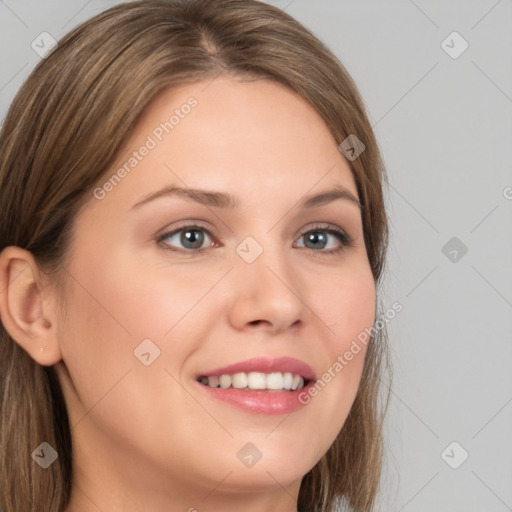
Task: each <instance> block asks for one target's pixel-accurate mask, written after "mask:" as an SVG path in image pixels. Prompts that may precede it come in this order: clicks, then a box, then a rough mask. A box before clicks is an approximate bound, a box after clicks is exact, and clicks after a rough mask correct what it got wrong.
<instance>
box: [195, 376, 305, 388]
mask: <svg viewBox="0 0 512 512" xmlns="http://www.w3.org/2000/svg"><path fill="white" fill-rule="evenodd" d="M200 381H201V383H202V384H205V385H207V386H210V387H212V388H218V387H220V388H222V389H228V388H231V387H233V388H235V389H245V390H250V389H255V390H261V389H269V390H277V391H278V390H283V389H284V390H288V391H290V390H291V391H295V390H297V389H302V388H303V387H304V378H303V377H301V376H300V375H298V374H294V373H290V372H286V373H281V372H272V373H263V372H249V373H244V372H240V373H235V374H233V375H221V376H220V377H219V376H216V375H215V376H211V377H202V378H201V379H200Z"/></svg>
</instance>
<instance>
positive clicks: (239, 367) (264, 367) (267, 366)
mask: <svg viewBox="0 0 512 512" xmlns="http://www.w3.org/2000/svg"><path fill="white" fill-rule="evenodd" d="M242 372H244V373H249V372H262V373H273V372H281V373H286V372H289V373H296V374H298V375H300V376H301V377H303V378H304V380H316V378H315V372H314V371H313V369H312V368H311V366H309V365H308V364H306V363H304V362H303V361H299V360H298V359H294V358H292V357H277V358H269V357H257V358H254V359H247V360H245V361H240V362H238V363H234V364H230V365H229V366H223V367H222V368H215V369H213V370H208V371H205V372H202V373H200V374H198V376H197V377H198V378H200V377H213V376H221V375H233V374H235V373H242Z"/></svg>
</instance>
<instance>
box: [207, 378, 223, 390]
mask: <svg viewBox="0 0 512 512" xmlns="http://www.w3.org/2000/svg"><path fill="white" fill-rule="evenodd" d="M206 381H207V382H206V383H207V384H208V385H209V386H211V387H212V388H218V387H219V385H220V379H219V377H217V376H214V377H206Z"/></svg>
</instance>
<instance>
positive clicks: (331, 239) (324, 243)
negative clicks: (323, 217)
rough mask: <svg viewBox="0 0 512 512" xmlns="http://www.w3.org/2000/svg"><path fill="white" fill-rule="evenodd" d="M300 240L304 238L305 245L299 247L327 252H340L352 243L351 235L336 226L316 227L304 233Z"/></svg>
mask: <svg viewBox="0 0 512 512" xmlns="http://www.w3.org/2000/svg"><path fill="white" fill-rule="evenodd" d="M299 240H303V245H298V247H305V248H306V249H312V250H314V251H321V252H326V253H339V252H340V251H342V250H343V249H344V248H345V247H350V246H351V245H352V240H351V239H350V238H349V236H348V235H347V234H346V233H345V232H343V231H342V230H341V229H339V228H336V227H329V228H322V227H318V228H314V229H312V230H309V231H306V232H305V233H303V234H302V235H301V237H300V238H299Z"/></svg>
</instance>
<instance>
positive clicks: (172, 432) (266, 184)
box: [0, 78, 376, 512]
mask: <svg viewBox="0 0 512 512" xmlns="http://www.w3.org/2000/svg"><path fill="white" fill-rule="evenodd" d="M191 96H194V97H195V98H196V99H197V101H198V104H197V106H196V107H195V108H194V109H193V110H192V111H191V112H190V114H189V115H187V116H186V117H184V118H183V119H180V122H179V125H177V126H175V128H174V129H173V130H172V132H170V133H169V134H165V135H164V136H163V139H162V141H161V142H159V143H158V145H157V147H156V148H154V149H152V150H151V151H150V152H149V154H148V155H147V156H146V157H144V158H143V159H142V161H141V162H140V163H138V165H137V166H136V167H135V168H134V169H133V170H132V171H131V172H130V174H128V175H127V176H126V177H125V178H124V179H123V180H122V181H121V182H120V183H118V184H116V186H115V187H114V188H113V190H111V191H110V192H109V193H108V194H107V195H106V196H105V197H104V198H103V199H101V200H100V199H96V198H95V197H94V196H92V194H91V199H90V201H89V202H88V203H87V204H86V206H85V207H84V208H83V209H82V211H81V212H80V214H79V215H78V217H77V218H76V224H75V238H74V240H73V242H72V246H71V247H70V252H69V254H68V256H67V259H66V263H65V265H64V267H65V272H64V274H63V276H64V279H63V283H64V285H63V287H62V288H60V289H57V287H55V286H51V284H52V283H51V282H50V281H48V280H46V278H45V276H44V275H43V274H42V273H41V272H40V271H39V269H38V268H37V265H36V264H35V262H34V260H33V258H32V257H31V255H30V253H27V252H26V251H24V250H22V249H20V248H16V247H9V248H7V249H5V250H4V251H3V252H2V254H1V257H0V271H1V272H0V276H1V281H0V289H2V290H3V291H2V293H1V296H0V308H1V309H0V312H1V315H2V321H3V322H4V325H5V326H6V328H7V329H8V331H9V332H10V334H11V335H12V336H13V338H14V339H15V340H16V341H17V342H18V343H19V344H20V345H21V346H22V347H23V348H24V349H25V350H26V351H27V352H28V353H29V354H30V355H31V356H32V357H33V358H34V359H35V360H36V361H37V362H39V363H40V364H43V365H53V364H54V365H55V369H56V371H57V374H58V377H59V380H60V382H61V385H62V388H63V392H64V396H65V400H66V403H67V405H68V409H69V416H70V424H71V426H72V430H71V431H72V439H73V446H74V472H75V480H74V483H73V488H72V496H71V502H70V504H69V507H68V508H67V512H93V511H94V512H97V511H98V510H105V511H106V510H108V511H111V512H117V511H119V512H120V511H123V512H130V511H140V510H151V511H152V512H164V511H165V512H169V511H171V512H178V511H180V512H181V511H190V512H193V511H194V510H197V511H198V512H203V511H204V512H206V511H212V512H213V511H218V510H222V511H223V512H230V511H235V510H236V511H239V510H245V511H248V512H252V511H268V510H273V511H278V512H290V511H295V510H296V509H297V504H296V500H297V496H298V492H299V486H300V482H301V479H302V477H303V476H304V475H305V474H306V473H307V472H308V471H309V470H310V469H311V468H312V467H313V466H314V465H315V463H316V462H317V461H318V460H319V459H320V458H321V456H322V455H323V454H324V453H325V452H326V451H327V449H328V448H329V446H330V445H331V444H332V442H333V441H334V439H335V437H336V436H337V434H338V433H339V431H340V429H341V427H342V426H343V424H344V422H345V420H346V417H347V415H348V413H349V411H350V408H351V406H352V403H353V401H354V398H355V395H356V391H357V388H358V385H359V382H360V377H361V372H362V368H363V363H364V355H365V349H364V347H363V350H362V351H361V352H359V354H357V355H356V356H354V358H353V360H352V361H351V362H350V364H348V365H347V366H346V367H345V368H344V369H343V371H342V372H340V373H338V374H337V375H336V377H335V378H333V379H332V380H331V382H330V383H329V384H328V385H327V386H326V387H325V389H323V390H322V391H321V392H320V393H319V394H318V396H316V397H315V398H312V399H311V401H310V403H309V404H308V405H307V406H305V407H303V408H302V409H300V410H298V411H295V412H293V413H292V414H289V415H277V416H272V415H263V414H255V413H249V412H246V411H242V410H240V409H237V408H234V407H232V406H230V405H227V404H226V403H224V402H221V401H218V400H215V399H213V398H210V397H209V395H207V394H206V393H205V392H204V391H203V390H201V389H200V388H198V386H197V384H196V383H195V380H194V377H195V375H196V374H197V373H198V372H201V371H204V370H208V369H213V368H216V367H220V366H225V365H228V364H232V363H235V362H238V361H242V360H245V359H248V358H252V357H258V356H268V357H278V356H290V357H294V358H297V359H300V360H302V361H305V362H307V363H308V364H309V365H311V367H312V368H313V370H314V371H315V373H316V376H317V377H320V376H321V375H322V373H323V372H325V371H326V370H327V369H328V368H329V367H331V366H332V365H333V363H334V362H335V361H336V358H337V357H338V356H339V355H342V354H343V353H344V352H345V351H346V350H348V349H349V347H350V344H351V342H352V340H354V339H355V338H356V336H357V335H358V334H359V333H360V332H361V331H363V330H364V329H365V328H367V327H370V326H371V325H372V324H373V322H374V319H375V304H376V291H375V283H374V279H373V276H372V272H371V269H370V265H369V262H368V258H367V255H366V249H365V245H364V240H363V229H362V222H361V214H360V209H359V207H358V205H356V204H355V203H353V202H351V201H350V200H347V199H343V198H341V199H336V200H333V201H331V202H329V203H328V204H324V205H322V206H318V207H315V208H304V207H302V206H301V205H300V203H301V201H302V200H303V199H304V197H305V196H310V195H315V194H318V193H320V192H323V191H325V190H329V189H331V188H334V187H335V186H337V187H343V188H344V189H346V190H348V191H349V192H351V193H352V195H353V196H355V197H356V198H357V189H356V186H355V182H354V179H353V177H352V174H351V171H350V168H349V165H348V163H347V161H346V160H345V159H344V157H343V155H342V154H341V153H340V151H339V150H338V147H337V146H338V145H337V142H336V141H335V140H334V138H333V137H332V135H331V133H330V132H329V130H328V128H327V126H326V124H325V123H324V122H323V120H322V119H321V117H320V116H319V115H318V114H317V112H316V111H315V110H314V109H313V108H312V107H311V106H310V105H309V104H308V103H306V102H305V101H304V100H303V99H302V98H301V97H300V96H298V95H297V94H296V93H294V92H293V91H291V90H289V89H288V88H286V87H284V86H282V85H279V84H276V83H273V82H270V81H267V80H257V81H241V80H240V79H237V78H225V79H220V78H218V79H216V80H215V81H213V82H211V81H208V82H198V83H196V84H192V85H190V84H189V85H183V86H179V87H175V88H173V89H170V90H167V91H165V92H164V93H162V94H161V95H159V96H158V97H157V98H156V99H155V100H154V101H153V102H152V103H151V105H150V106H149V108H148V109H147V110H146V111H145V113H144V115H143V116H142V118H141V119H140V120H139V122H138V124H137V126H136V129H135V130H134V132H133V133H132V136H131V138H130V140H129V141H128V142H127V144H126V146H125V148H124V150H123V151H122V154H120V155H119V159H118V161H117V162H116V164H115V165H114V166H113V167H112V172H110V173H108V174H107V176H106V177H105V178H104V180H102V182H101V183H99V186H100V187H101V186H102V185H103V184H104V183H105V180H107V179H108V178H109V177H110V176H111V175H112V174H113V172H115V170H116V169H118V168H119V166H121V165H122V164H123V163H124V162H125V161H126V160H127V159H128V158H129V156H130V155H131V153H132V152H133V151H134V150H137V149H138V148H140V146H141V145H142V144H144V142H145V141H146V140H147V137H148V135H151V133H152V132H153V130H154V129H155V127H157V126H158V125H159V124H160V123H161V122H163V121H164V120H166V119H168V118H169V115H170V113H172V112H173V111H174V110H175V109H176V108H180V106H182V105H183V104H184V103H186V102H187V99H188V98H190V97H191ZM169 185H175V186H181V187H190V188H197V189H204V190H208V191H219V192H224V193H228V194H232V195H233V196H235V197H236V199H237V201H238V203H239V206H238V207H236V208H233V209H229V208H219V207H213V206H209V207H207V206H204V205H201V204H198V203H196V202H194V201H191V200H187V199H185V198H182V197H177V196H173V197H170V196H166V197H161V198H159V199H157V200H154V201H151V202H148V203H146V204H144V205H142V206H140V207H138V208H135V209H132V207H133V205H135V204H136V203H137V202H139V201H141V200H142V199H144V198H145V197H146V196H148V194H151V193H153V192H155V191H158V190H160V189H161V188H163V187H166V186H169ZM190 224H200V225H201V226H202V227H204V228H206V229H208V230H210V231H211V233H212V236H211V237H209V236H208V235H207V234H206V233H204V235H205V241H204V244H203V247H204V250H203V251H202V252H198V251H197V249H187V248H186V247H185V246H184V245H183V243H180V233H178V235H175V236H173V237H167V238H166V239H165V240H164V241H163V242H159V241H158V240H159V237H160V236H161V235H163V234H164V233H166V232H171V231H173V230H177V229H178V228H184V227H186V226H188V225H190ZM318 225H320V228H318ZM333 226H337V227H339V228H340V229H341V230H343V231H344V232H345V233H346V234H347V235H348V236H349V237H350V239H351V244H350V246H349V245H347V246H344V244H343V243H342V242H340V241H339V240H338V239H337V238H336V236H335V235H332V234H328V233H326V232H325V228H326V227H327V228H328V227H333ZM312 230H316V231H317V232H320V234H321V235H324V238H325V239H326V240H327V245H326V247H325V248H322V246H321V244H320V245H318V242H317V244H316V245H314V244H313V245H312V246H311V245H309V246H306V244H307V237H304V236H303V235H304V233H306V232H308V231H312ZM185 231H186V229H185ZM181 233H183V232H181ZM247 236H251V237H253V238H254V239H255V240H256V241H257V242H258V244H259V245H260V246H261V247H262V248H263V252H262V254H261V255H260V256H259V257H258V258H257V259H256V260H255V261H254V262H253V263H250V264H249V263H247V262H246V261H244V259H242V258H241V257H240V256H239V255H238V254H237V252H236V248H237V246H238V244H240V242H242V240H244V239H245V238H246V237H247ZM340 247H341V251H340V252H339V253H333V252H329V250H333V249H337V248H340ZM173 249H174V250H173ZM48 285H50V286H48ZM59 297H60V298H61V299H63V304H64V305H65V315H59V313H58V308H57V302H58V299H59ZM147 338H149V339H151V340H152V342H153V343H154V344H155V345H156V346H158V348H159V349H160V351H161V353H160V357H158V358H157V359H156V360H155V361H154V362H153V363H152V364H151V365H150V366H145V365H143V364H142V363H141V362H140V361H139V360H138V359H137V358H136V357H135V356H134V349H136V347H137V346H138V345H139V344H140V343H141V341H142V340H144V339H147ZM41 346H44V350H43V351H40V347H41ZM247 442H251V443H253V444H254V445H255V446H256V447H257V448H258V449H259V450H260V451H261V453H262V458H261V460H260V461H259V462H258V463H257V464H255V465H254V466H253V467H252V468H247V467H245V465H244V464H242V463H241V461H240V460H239V459H238V458H237V456H236V454H237V452H238V451H239V450H240V449H241V448H242V447H243V446H244V445H245V444H246V443H247Z"/></svg>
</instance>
